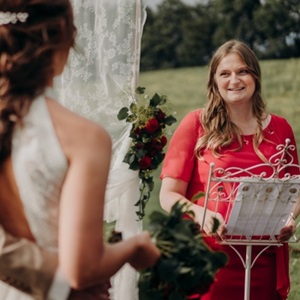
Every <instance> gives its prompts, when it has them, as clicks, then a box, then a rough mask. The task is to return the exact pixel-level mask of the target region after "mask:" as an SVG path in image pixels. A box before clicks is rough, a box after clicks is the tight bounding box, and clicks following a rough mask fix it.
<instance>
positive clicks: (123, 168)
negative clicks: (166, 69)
mask: <svg viewBox="0 0 300 300" xmlns="http://www.w3.org/2000/svg"><path fill="white" fill-rule="evenodd" d="M72 2H73V7H74V14H75V22H76V26H77V30H78V34H77V39H76V44H77V50H76V51H74V50H72V51H71V53H70V58H69V61H68V66H67V67H66V69H65V71H64V73H63V74H62V76H61V77H60V78H58V80H57V81H56V82H55V90H56V92H58V94H59V95H58V97H59V99H60V100H61V101H62V103H63V104H64V105H65V106H66V107H68V108H70V109H71V110H73V111H75V112H77V113H79V114H81V115H83V116H84V117H87V118H88V119H91V120H93V121H95V122H98V123H100V124H102V125H103V126H104V127H105V128H106V129H107V130H108V132H109V133H110V135H111V137H112V141H113V156H112V163H111V169H110V176H109V182H108V186H107V192H106V205H105V220H106V221H107V222H112V221H116V230H120V231H122V232H123V234H124V236H125V237H129V236H132V235H134V234H136V233H138V232H140V231H141V230H142V223H141V221H137V216H136V215H135V211H136V210H137V208H136V207H135V206H134V204H135V203H136V202H137V201H138V199H139V179H138V174H137V172H133V171H131V170H129V169H128V165H127V164H125V163H123V162H122V160H123V158H124V155H125V153H126V152H127V150H128V147H129V144H130V139H129V137H128V136H129V130H130V124H128V123H125V122H124V121H122V122H121V121H119V120H118V119H117V113H118V111H119V110H120V108H122V107H123V106H128V105H129V103H131V102H132V101H135V98H134V91H135V88H136V86H137V82H138V73H139V62H140V43H141V35H142V29H143V25H144V22H145V19H146V12H145V4H143V3H142V2H141V0H72ZM136 281H137V273H136V272H135V271H134V270H133V269H132V268H131V267H130V266H129V265H126V266H125V267H124V268H123V269H122V270H121V271H120V272H118V273H117V275H116V276H115V277H114V278H113V289H112V299H113V300H135V299H138V297H137V289H136Z"/></svg>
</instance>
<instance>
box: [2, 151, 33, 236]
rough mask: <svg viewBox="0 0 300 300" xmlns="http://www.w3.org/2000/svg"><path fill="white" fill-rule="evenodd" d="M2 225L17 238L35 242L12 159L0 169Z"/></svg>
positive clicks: (7, 160) (6, 161)
mask: <svg viewBox="0 0 300 300" xmlns="http://www.w3.org/2000/svg"><path fill="white" fill-rule="evenodd" d="M0 207H1V209H0V223H1V225H2V226H3V227H4V228H5V229H6V230H7V231H8V232H11V233H12V234H13V235H15V236H20V237H25V238H28V239H31V240H34V238H33V236H32V234H31V232H30V229H29V225H28V222H27V220H26V217H25V213H24V209H23V205H22V202H21V199H20V196H19V192H18V188H17V185H16V181H15V178H14V174H13V167H12V161H11V157H9V158H8V159H6V160H5V161H4V162H3V164H2V166H1V167H0Z"/></svg>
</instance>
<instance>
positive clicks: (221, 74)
mask: <svg viewBox="0 0 300 300" xmlns="http://www.w3.org/2000/svg"><path fill="white" fill-rule="evenodd" d="M228 75H229V73H228V72H221V73H220V76H222V77H224V76H228Z"/></svg>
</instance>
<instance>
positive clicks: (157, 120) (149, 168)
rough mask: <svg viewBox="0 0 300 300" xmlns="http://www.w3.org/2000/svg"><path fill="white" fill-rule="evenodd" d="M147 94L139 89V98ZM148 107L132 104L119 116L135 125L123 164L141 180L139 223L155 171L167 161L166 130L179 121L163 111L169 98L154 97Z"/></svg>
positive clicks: (149, 193) (152, 183)
mask: <svg viewBox="0 0 300 300" xmlns="http://www.w3.org/2000/svg"><path fill="white" fill-rule="evenodd" d="M144 92H145V88H144V87H138V88H137V90H136V93H137V95H142V94H144ZM144 98H145V99H148V100H149V103H148V105H144V104H141V103H140V102H134V103H131V104H130V106H129V108H128V107H123V108H121V110H120V111H119V113H118V119H119V120H126V122H128V123H132V127H131V130H130V135H129V136H130V138H131V139H132V141H131V145H130V148H129V150H128V152H127V153H126V155H125V157H124V160H123V161H124V162H125V163H127V164H129V169H131V170H138V171H139V178H140V193H141V194H140V198H139V200H138V202H137V203H136V204H135V206H138V207H139V210H138V211H137V212H136V214H137V216H138V217H139V219H140V220H142V219H143V217H144V216H145V207H146V204H147V202H148V201H149V199H150V195H151V191H152V190H153V187H154V181H153V176H152V175H151V173H152V172H153V171H155V170H156V169H157V168H158V166H159V165H160V163H161V162H162V161H163V159H164V157H165V153H164V152H163V149H164V147H165V146H166V144H167V141H168V140H167V138H166V135H165V131H166V126H171V125H172V124H173V123H175V122H176V121H177V120H176V119H175V118H174V116H173V115H172V114H169V115H168V114H167V113H166V112H164V111H163V108H162V107H163V106H164V105H165V104H166V102H167V97H166V96H160V95H158V94H154V96H153V97H151V98H150V99H149V97H148V96H147V95H146V96H145V97H144Z"/></svg>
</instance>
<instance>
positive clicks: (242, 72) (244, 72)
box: [239, 69, 249, 75]
mask: <svg viewBox="0 0 300 300" xmlns="http://www.w3.org/2000/svg"><path fill="white" fill-rule="evenodd" d="M239 73H240V74H242V75H244V74H249V71H248V70H247V69H242V70H240V72H239Z"/></svg>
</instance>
